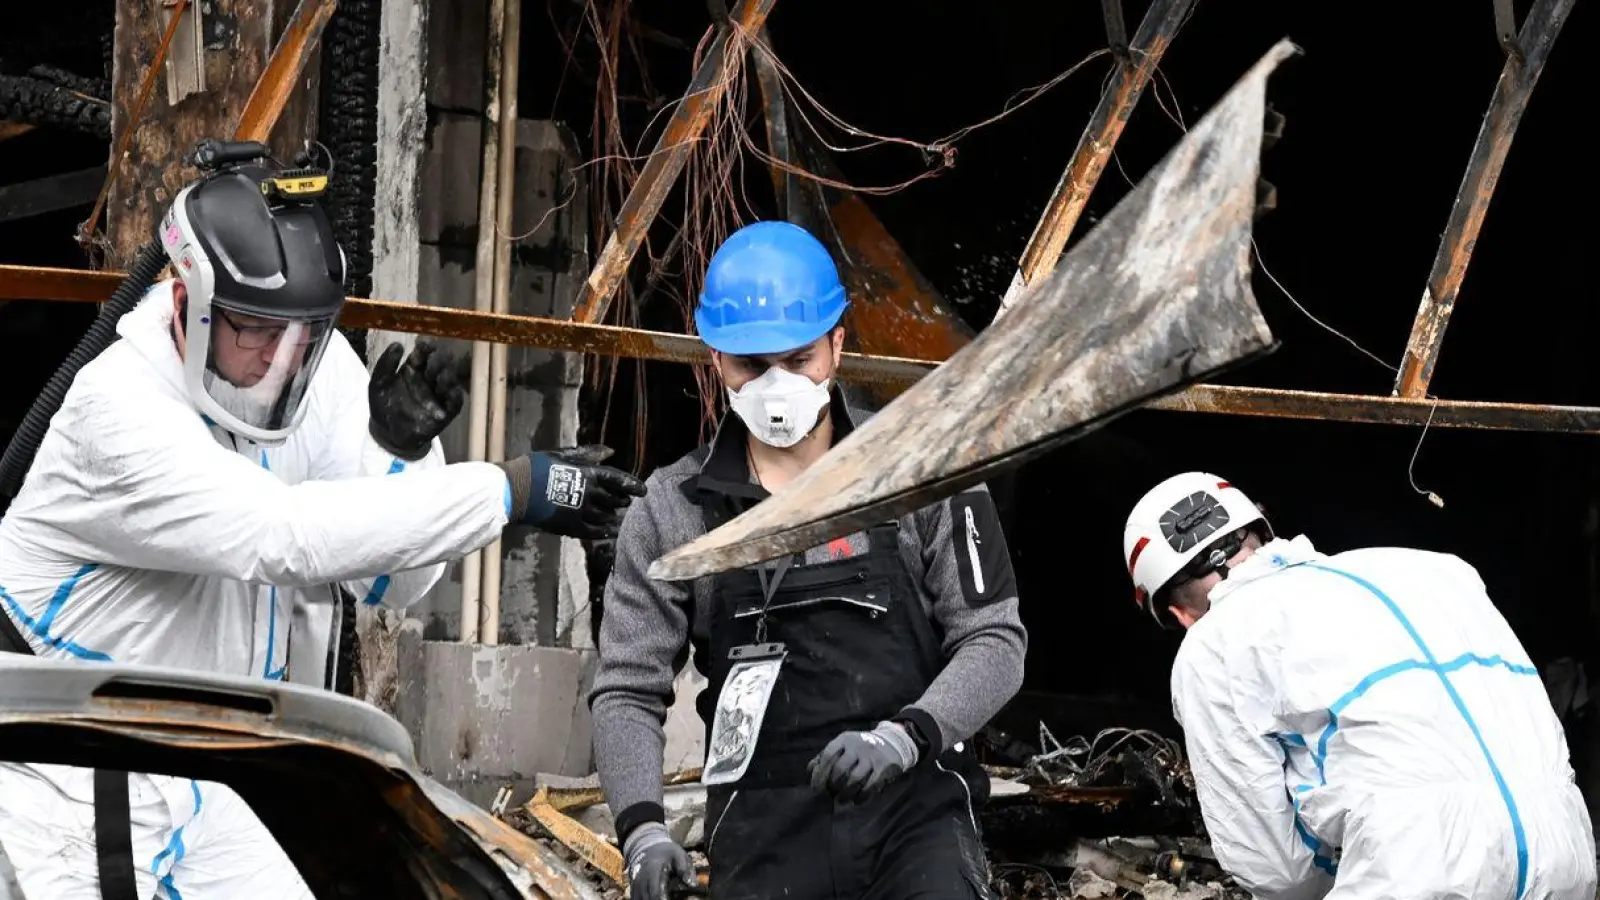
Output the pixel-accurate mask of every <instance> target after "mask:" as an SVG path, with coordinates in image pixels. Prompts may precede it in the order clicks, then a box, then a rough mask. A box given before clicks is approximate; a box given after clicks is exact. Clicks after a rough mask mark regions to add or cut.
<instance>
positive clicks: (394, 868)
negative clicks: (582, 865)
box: [0, 654, 599, 900]
mask: <svg viewBox="0 0 1600 900" xmlns="http://www.w3.org/2000/svg"><path fill="white" fill-rule="evenodd" d="M0 760H3V761H6V762H31V763H56V764H62V765H72V766H82V767H99V768H107V769H119V770H126V771H132V772H144V773H149V774H159V775H173V776H178V777H184V778H194V779H199V780H204V781H215V782H221V783H223V784H227V785H228V786H230V787H232V788H233V789H234V790H236V791H238V793H239V794H240V796H241V797H243V798H244V800H245V802H247V803H248V804H250V807H251V808H252V809H253V810H254V811H255V813H256V815H257V816H258V817H259V818H260V819H261V821H262V823H263V824H264V825H265V826H266V827H267V829H268V830H269V831H271V832H272V834H273V836H274V837H275V838H276V839H277V841H278V843H279V844H280V845H281V846H282V847H283V849H284V851H285V852H286V853H287V854H288V856H289V858H290V859H291V860H293V862H294V864H295V866H296V867H297V868H298V869H299V870H300V873H301V875H302V876H303V877H304V878H305V880H306V883H307V885H308V886H309V887H310V888H311V891H312V893H313V894H315V895H316V896H317V897H319V898H324V897H326V898H335V897H337V898H349V897H384V898H395V900H411V898H418V900H421V898H429V900H432V898H463V900H466V898H472V900H477V898H483V900H501V898H507V900H519V898H560V900H598V898H599V894H598V893H597V892H596V891H595V890H594V889H593V888H592V887H591V886H590V885H588V884H587V882H585V881H584V880H583V879H582V878H581V877H580V876H579V875H578V874H577V873H576V872H574V871H573V870H572V869H571V868H570V867H569V866H568V865H567V864H566V863H565V862H563V861H562V860H561V859H560V858H559V857H557V856H555V855H554V854H553V853H552V852H551V851H549V850H548V849H547V848H545V847H544V846H543V845H542V844H540V843H538V842H537V841H534V840H532V839H531V838H528V837H527V836H525V835H523V834H521V833H519V832H517V831H516V830H514V829H513V828H511V827H510V826H509V825H507V824H505V823H504V822H501V821H500V820H499V819H497V818H495V817H494V816H491V815H490V814H489V813H488V812H486V811H484V810H482V809H479V808H478V807H476V806H473V805H472V804H470V803H468V802H467V801H466V800H464V799H462V798H461V797H459V796H457V795H456V794H454V793H453V792H451V791H450V790H448V789H447V788H445V787H444V786H442V785H440V784H439V783H437V782H435V781H434V780H433V779H432V778H429V777H428V776H427V775H425V774H424V773H423V772H422V771H421V770H420V769H419V768H418V766H417V763H416V758H415V756H414V753H413V750H412V745H411V739H410V737H409V736H408V735H407V734H406V732H405V730H404V729H403V728H402V727H401V726H400V723H399V722H396V721H395V720H394V719H393V718H391V717H390V716H388V715H385V714H384V713H383V712H381V711H380V710H378V709H377V708H375V707H373V706H370V705H368V704H366V703H362V702H360V701H357V700H352V699H350V698H348V697H342V696H339V695H337V694H333V693H330V692H327V691H322V690H317V689H313V688H308V687H304V686H300V685H293V684H285V683H282V682H273V681H263V680H260V679H249V678H239V677H231V676H218V675H209V674H203V673H197V672H189V671H183V670H176V669H166V668H155V667H146V666H124V665H110V664H99V663H78V662H67V661H58V660H45V659H36V658H33V657H25V656H16V655H13V654H0Z"/></svg>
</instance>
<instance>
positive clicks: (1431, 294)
mask: <svg viewBox="0 0 1600 900" xmlns="http://www.w3.org/2000/svg"><path fill="white" fill-rule="evenodd" d="M1573 2H1574V0H1537V2H1535V3H1534V5H1533V9H1532V10H1530V11H1529V12H1528V18H1527V21H1525V22H1524V23H1523V25H1522V32H1521V34H1520V35H1519V36H1518V38H1517V41H1516V43H1515V45H1514V47H1513V48H1508V49H1514V50H1516V51H1518V52H1508V54H1507V58H1506V64H1505V68H1503V69H1502V70H1501V71H1500V81H1499V82H1498V83H1496V84H1495V88H1494V97H1493V98H1492V99H1490V101H1489V111H1488V112H1487V113H1485V114H1484V116H1483V125H1482V126H1481V127H1480V128H1479V129H1478V140H1477V142H1476V143H1475V144H1473V146H1472V157H1471V159H1470V160H1468V162H1467V172H1466V175H1465V176H1463V177H1462V179H1461V188H1460V190H1458V191H1457V192H1456V200H1455V205H1454V206H1452V207H1451V208H1450V221H1449V223H1448V224H1447V225H1446V226H1445V230H1444V238H1443V239H1442V240H1441V241H1440V242H1439V252H1438V253H1437V254H1436V255H1435V256H1434V258H1433V269H1432V271H1430V272H1429V273H1428V284H1427V287H1426V288H1425V289H1424V290H1423V292H1422V305H1421V307H1419V308H1418V309H1417V318H1416V321H1415V322H1414V323H1412V326H1411V338H1410V340H1408V341H1407V342H1406V354H1405V358H1404V359H1402V360H1401V362H1400V374H1399V376H1398V377H1396V379H1395V383H1394V391H1395V393H1396V394H1397V395H1399V396H1402V397H1412V398H1416V397H1423V396H1426V395H1427V393H1428V383H1429V382H1430V381H1432V380H1433V370H1434V367H1435V366H1436V365H1437V364H1438V362H1439V347H1440V345H1441V344H1442V343H1443V341H1444V329H1445V326H1446V325H1448V324H1450V313H1451V312H1452V311H1454V309H1455V305H1456V295H1457V294H1458V293H1459V292H1460V290H1461V282H1462V280H1463V279H1464V278H1466V275H1467V264H1468V263H1470V262H1471V261H1472V250H1473V248H1474V246H1475V245H1476V244H1477V241H1478V231H1479V230H1480V229H1481V228H1482V227H1483V217H1484V215H1485V214H1486V213H1488V211H1489V201H1490V200H1492V199H1493V198H1494V189H1495V187H1496V186H1497V185H1498V184H1499V182H1500V170H1501V169H1502V168H1504V166H1505V163H1506V154H1508V153H1510V152H1511V139H1512V138H1513V137H1514V136H1515V135H1516V133H1517V126H1518V125H1520V124H1521V123H1522V114H1523V113H1524V112H1525V111H1526V110H1527V108H1528V98H1529V97H1530V96H1532V94H1533V88H1534V86H1535V85H1536V84H1537V83H1538V81H1539V73H1540V72H1542V71H1543V70H1544V63H1545V60H1546V59H1548V58H1549V57H1550V48H1551V47H1552V46H1553V45H1554V44H1555V42H1556V36H1557V35H1559V34H1560V33H1561V26H1562V25H1563V24H1565V23H1566V21H1567V14H1568V13H1570V12H1572V5H1573ZM1507 6H1509V4H1507Z"/></svg>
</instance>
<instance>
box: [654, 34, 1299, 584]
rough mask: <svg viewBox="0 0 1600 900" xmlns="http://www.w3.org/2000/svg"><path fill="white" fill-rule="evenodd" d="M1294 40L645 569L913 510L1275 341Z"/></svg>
mask: <svg viewBox="0 0 1600 900" xmlns="http://www.w3.org/2000/svg"><path fill="white" fill-rule="evenodd" d="M1295 52H1296V50H1295V47H1294V45H1293V44H1290V43H1289V42H1287V41H1282V42H1279V43H1278V44H1277V45H1276V46H1274V47H1273V48H1272V50H1270V51H1269V52H1268V53H1267V55H1266V56H1265V57H1263V58H1262V60H1261V61H1260V62H1258V63H1257V64H1256V65H1255V66H1254V67H1253V68H1252V69H1251V70H1250V71H1249V72H1248V73H1247V74H1246V75H1245V77H1244V78H1243V79H1242V80H1241V81H1240V82H1239V83H1238V84H1236V85H1235V86H1234V87H1233V89H1232V90H1231V91H1229V92H1228V94H1227V96H1225V97H1224V98H1223V99H1222V101H1221V102H1220V103H1218V104H1217V105H1216V107H1214V108H1213V109H1212V110H1211V111H1210V112H1208V113H1207V114H1206V116H1205V117H1204V118H1202V119H1201V120H1200V122H1199V123H1198V124H1197V125H1196V126H1195V127H1194V129H1193V130H1191V131H1190V132H1189V133H1188V134H1187V135H1186V136H1185V137H1184V138H1183V140H1182V141H1180V142H1179V143H1178V145H1177V146H1176V147H1175V148H1173V150H1172V151H1171V152H1170V153H1169V154H1168V155H1167V157H1166V158H1165V159H1164V160H1162V162H1161V164H1160V165H1159V166H1157V167H1156V169H1155V170H1154V171H1152V172H1151V173H1150V174H1149V175H1147V176H1146V177H1145V179H1144V180H1143V181H1142V182H1140V184H1139V186H1138V187H1137V188H1135V189H1134V190H1133V191H1132V192H1131V193H1130V194H1129V195H1128V196H1127V197H1126V198H1124V199H1123V201H1122V202H1121V203H1119V204H1118V205H1117V207H1116V208H1115V209H1114V210H1112V211H1111V214H1110V215H1108V216H1107V217H1106V218H1105V219H1104V220H1103V221H1101V222H1100V223H1099V224H1098V225H1097V226H1096V227H1095V229H1094V230H1093V231H1091V232H1089V234H1088V235H1087V236H1086V237H1085V238H1084V240H1083V241H1081V242H1080V243H1079V244H1078V246H1077V247H1076V248H1074V249H1073V251H1072V252H1071V253H1070V254H1068V255H1067V257H1066V258H1065V259H1064V260H1062V263H1061V265H1060V266H1058V267H1057V268H1056V270H1055V271H1054V272H1052V273H1051V274H1050V276H1049V277H1048V278H1046V279H1045V280H1043V281H1041V282H1039V283H1038V284H1037V285H1035V286H1034V288H1032V289H1031V290H1029V292H1028V293H1027V295H1026V296H1025V297H1024V298H1023V301H1022V302H1020V303H1018V304H1017V305H1016V307H1014V308H1013V309H1012V311H1011V312H1010V313H1008V314H1007V315H1006V316H1005V317H1004V318H1002V319H1000V320H999V321H997V322H995V323H994V324H992V325H990V326H989V327H988V328H987V329H985V330H984V332H983V333H982V334H980V335H979V336H978V338H977V340H975V341H973V342H972V343H971V344H969V345H967V347H966V348H964V349H963V350H961V352H959V353H957V354H955V355H954V356H952V357H951V358H950V359H949V360H947V361H946V362H945V363H944V364H943V365H942V366H940V367H939V368H938V369H936V370H935V371H934V372H933V373H932V374H930V375H928V376H927V377H926V378H924V379H923V380H922V381H920V382H918V383H917V384H916V385H915V386H914V387H912V388H911V389H910V390H908V391H907V392H906V393H904V394H902V395H900V397H899V398H897V399H896V400H895V401H894V402H893V403H891V404H890V405H889V406H888V407H886V408H885V409H884V410H883V411H881V412H879V413H878V414H877V415H876V416H874V417H872V418H871V419H869V420H867V422H866V423H865V424H863V425H861V426H860V427H859V428H857V429H856V430H855V431H854V432H851V434H850V435H849V436H848V437H846V438H845V439H844V440H843V441H841V442H840V443H839V444H838V445H836V446H835V447H833V448H832V449H831V450H829V451H828V453H827V454H826V455H824V456H823V457H822V459H820V460H819V461H818V462H817V463H816V464H814V465H813V466H811V467H810V468H809V469H807V470H806V471H805V472H804V473H802V474H801V475H800V476H799V477H797V478H796V479H795V480H794V481H792V482H790V483H789V485H787V486H786V487H784V488H783V489H782V490H780V491H778V492H777V493H775V494H774V495H773V496H772V497H770V498H769V499H767V500H765V501H763V502H762V503H760V504H758V505H757V506H755V507H754V508H752V509H751V510H749V511H748V512H746V513H744V514H743V515H740V516H739V517H737V518H735V519H734V520H733V521H731V522H728V523H727V524H726V525H723V526H722V527H720V528H717V529H715V530H714V531H712V532H710V533H709V534H706V535H704V536H702V537H700V538H699V539H697V540H694V541H692V542H690V543H688V544H686V545H684V546H682V547H679V548H678V549H676V550H673V551H672V552H670V553H668V554H666V555H665V556H663V557H661V558H660V559H658V560H656V561H655V562H654V563H653V564H652V565H651V566H650V577H651V578H656V579H662V580H668V581H682V580H686V579H691V578H696V577H699V576H703V575H710V574H713V573H716V572H723V571H728V570H731V569H735V568H739V567H743V566H748V565H752V564H755V563H759V562H763V561H766V560H769V559H774V558H777V557H779V556H783V555H786V554H789V553H794V552H798V551H802V550H804V549H805V548H807V547H812V546H815V545H817V544H820V543H824V542H826V541H827V540H829V539H830V538H834V537H838V536H840V535H844V534H849V533H851V532H853V531H857V530H859V529H861V528H864V527H866V526H869V525H871V524H873V523H875V522H881V521H884V520H886V519H890V518H894V517H896V516H900V515H903V514H905V513H909V512H911V511H913V510H915V509H917V508H919V507H922V506H925V505H927V504H928V503H931V502H934V501H936V500H939V499H940V498H942V497H946V496H949V495H951V494H954V493H956V492H957V491H959V490H961V489H963V488H965V487H968V486H970V485H973V484H976V483H978V482H980V481H983V480H984V479H986V478H990V477H993V476H994V475H997V474H999V473H1001V472H1003V471H1005V470H1007V469H1012V468H1015V467H1016V466H1018V465H1020V464H1022V463H1024V462H1026V461H1028V460H1030V459H1033V458H1036V457H1038V456H1040V455H1041V454H1043V453H1046V452H1048V451H1049V450H1051V449H1053V448H1055V447H1057V446H1059V445H1061V444H1063V443H1066V442H1067V441H1070V440H1073V439H1075V438H1077V437H1079V436H1081V435H1083V434H1085V433H1087V432H1089V431H1092V430H1093V429H1095V428H1097V427H1099V426H1101V425H1104V424H1105V423H1106V422H1108V421H1111V420H1112V419H1114V418H1116V417H1117V416H1119V415H1120V414H1122V413H1124V412H1126V411H1128V410H1130V409H1134V408H1136V407H1138V406H1141V405H1143V404H1144V403H1146V402H1148V401H1149V400H1150V399H1152V398H1153V397H1157V396H1160V395H1162V394H1166V393H1171V392H1173V391H1176V390H1178V389H1179V388H1181V387H1183V386H1185V385H1186V384H1189V383H1193V382H1195V381H1198V380H1200V379H1202V378H1204V377H1206V376H1207V375H1209V374H1212V373H1215V372H1218V371H1220V370H1222V369H1226V368H1231V367H1233V366H1235V365H1238V364H1239V363H1240V362H1242V361H1244V360H1246V359H1250V358H1252V357H1255V356H1258V355H1260V354H1262V353H1264V352H1266V351H1267V350H1269V349H1270V347H1271V345H1272V333H1271V331H1270V330H1269V329H1268V328H1267V323H1266V320H1265V319H1264V318H1263V317H1262V315H1261V311H1260V309H1258V308H1257V306H1256V301H1255V297H1254V296H1253V294H1252V293H1251V290H1250V265H1249V260H1250V239H1251V237H1250V226H1251V222H1252V220H1253V219H1254V216H1255V207H1256V179H1257V174H1258V172H1259V169H1260V154H1261V136H1262V123H1263V121H1264V118H1265V112H1266V82H1267V76H1268V74H1269V73H1271V72H1272V70H1273V69H1274V68H1275V67H1276V66H1277V65H1278V63H1279V62H1281V61H1282V60H1283V59H1284V58H1286V57H1288V56H1289V55H1291V54H1293V53H1295ZM891 447H892V448H896V449H895V450H894V451H891V452H885V449H886V448H891Z"/></svg>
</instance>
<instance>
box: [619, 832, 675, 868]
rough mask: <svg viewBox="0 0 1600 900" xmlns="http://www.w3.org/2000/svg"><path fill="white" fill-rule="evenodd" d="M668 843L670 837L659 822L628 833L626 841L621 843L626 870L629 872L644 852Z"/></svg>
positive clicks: (670, 840)
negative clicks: (626, 863) (625, 858)
mask: <svg viewBox="0 0 1600 900" xmlns="http://www.w3.org/2000/svg"><path fill="white" fill-rule="evenodd" d="M670 843H672V835H671V834H668V833H667V826H665V825H663V824H661V823H660V822H646V823H644V824H643V825H640V826H639V827H637V828H635V829H634V830H633V831H632V832H630V833H629V834H628V839H627V840H625V841H623V842H622V855H623V856H625V857H627V860H628V869H629V870H630V871H631V870H632V869H633V867H634V866H635V865H637V864H638V863H639V860H640V858H641V857H643V856H644V852H645V851H646V850H649V849H650V848H651V847H654V846H656V845H657V844H670Z"/></svg>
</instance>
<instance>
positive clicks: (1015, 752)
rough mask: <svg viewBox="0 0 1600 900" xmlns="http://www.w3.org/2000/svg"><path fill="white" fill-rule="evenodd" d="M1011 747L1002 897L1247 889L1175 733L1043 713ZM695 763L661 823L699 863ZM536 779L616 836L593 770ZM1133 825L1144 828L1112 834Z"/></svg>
mask: <svg viewBox="0 0 1600 900" xmlns="http://www.w3.org/2000/svg"><path fill="white" fill-rule="evenodd" d="M1007 749H1008V750H1009V753H1002V754H999V756H1000V757H1001V758H1009V761H1011V762H1013V763H1016V764H1015V765H1010V766H1003V765H988V766H985V769H986V770H987V771H988V772H989V774H990V782H991V792H990V799H989V802H988V803H987V804H985V806H984V807H983V809H982V810H981V811H980V821H981V824H982V827H983V830H984V839H985V844H986V847H987V849H988V852H989V859H990V874H991V884H992V885H993V887H994V895H995V897H996V898H998V900H1076V898H1086V900H1093V898H1106V900H1125V898H1142V900H1248V897H1249V895H1248V894H1247V893H1245V892H1243V891H1241V890H1239V889H1238V888H1237V887H1235V886H1233V882H1232V880H1231V879H1229V878H1227V877H1226V875H1225V874H1224V873H1223V872H1222V871H1221V869H1220V868H1219V867H1218V866H1217V864H1216V860H1215V859H1214V858H1213V857H1212V855H1211V851H1210V847H1209V845H1208V844H1207V843H1206V841H1205V839H1204V837H1203V830H1202V829H1201V827H1200V819H1199V813H1198V803H1197V801H1196V800H1195V795H1194V779H1193V776H1192V775H1191V774H1190V772H1189V767H1188V764H1187V762H1186V760H1185V759H1184V755H1183V749H1182V746H1181V745H1180V744H1179V743H1177V742H1176V741H1173V740H1171V739H1170V738H1166V737H1164V736H1162V735H1160V734H1157V733H1155V732H1152V731H1143V730H1138V729H1126V728H1114V729H1107V730H1105V731H1101V732H1100V733H1099V734H1097V735H1095V737H1094V738H1093V739H1088V738H1084V737H1073V738H1071V739H1069V740H1067V741H1064V742H1063V741H1058V740H1057V739H1056V738H1055V736H1054V735H1053V734H1051V733H1050V729H1049V728H1048V727H1047V726H1045V725H1044V724H1043V723H1040V725H1039V740H1038V743H1037V744H1036V745H1030V744H1028V743H1026V742H1016V741H1012V742H1011V743H1010V745H1009V746H1008V748H1007ZM698 775H699V773H698V771H696V770H690V771H688V772H683V773H678V774H675V775H668V776H666V777H665V778H664V779H663V799H664V803H663V806H664V807H665V810H666V818H667V823H666V824H667V829H668V831H669V832H670V833H671V834H672V836H673V838H674V839H675V840H677V841H678V842H679V843H681V844H682V845H683V846H684V847H686V848H688V849H689V851H690V855H691V857H692V858H693V859H694V861H695V864H696V867H697V869H698V870H699V871H700V872H702V873H705V872H706V871H707V869H708V864H707V861H706V858H705V856H704V855H703V853H702V852H701V851H702V850H703V849H704V843H705V833H706V821H705V809H706V794H705V788H704V787H703V786H702V785H701V784H700V783H699V782H698V780H697V779H698ZM536 788H537V789H538V790H540V791H541V792H542V795H543V796H544V797H545V798H547V801H548V802H549V803H550V804H551V806H553V807H554V808H555V809H557V810H559V811H560V813H561V815H564V816H567V817H569V818H570V819H572V820H573V821H574V822H576V823H577V824H579V825H581V826H582V827H583V828H584V829H586V830H588V831H589V832H592V833H593V834H594V835H595V836H596V837H598V838H599V839H600V840H601V841H603V842H604V843H605V844H607V845H609V846H610V847H615V846H616V834H615V826H614V822H613V819H612V815H611V811H610V809H609V808H608V807H607V806H606V804H605V802H604V799H605V798H604V795H603V793H602V792H601V791H600V788H599V781H598V779H597V778H596V777H595V776H592V775H591V776H589V777H587V778H568V777H562V776H554V775H541V776H539V778H538V779H537V783H536ZM502 818H504V819H505V820H506V821H507V822H509V823H510V824H512V825H513V826H515V827H516V828H518V829H519V830H521V831H522V832H524V833H525V834H528V835H530V836H532V837H534V838H536V839H538V840H540V841H541V842H544V843H546V844H547V845H549V846H551V847H553V848H554V849H555V850H556V852H557V853H559V854H560V855H561V857H562V858H563V859H566V860H568V861H569V862H571V863H572V865H573V866H574V867H575V868H576V869H578V870H579V871H581V872H583V873H584V876H585V878H587V879H588V880H590V881H591V882H592V884H593V885H594V886H595V887H596V888H597V889H598V890H600V891H601V893H602V894H603V895H604V896H605V897H606V898H607V900H613V898H615V900H620V898H622V897H624V896H625V894H624V892H623V890H622V888H621V887H620V886H619V885H618V884H617V883H616V882H615V881H614V880H613V879H612V877H611V876H609V875H607V874H606V873H605V872H604V871H602V869H600V868H597V867H595V866H594V865H591V864H590V863H589V862H586V861H585V860H584V859H583V858H582V856H581V855H580V854H579V853H578V852H577V851H576V850H575V849H574V848H572V847H568V846H566V845H564V844H563V842H562V841H561V840H559V839H558V838H557V837H555V836H554V835H553V834H552V833H551V832H550V831H549V830H548V829H546V828H545V827H544V826H543V825H541V824H540V823H539V821H537V820H536V819H535V818H534V817H533V816H532V815H531V814H530V813H529V811H528V809H527V808H526V807H524V806H518V807H515V808H510V809H508V810H507V811H505V812H503V813H502ZM547 821H548V819H547ZM561 824H562V823H561V822H560V821H557V822H556V825H557V826H558V827H559V826H560V825H561ZM1138 826H1144V827H1143V828H1140V827H1138ZM1129 827H1132V828H1133V830H1119V829H1126V828H1129ZM1138 834H1146V835H1149V836H1146V837H1121V836H1118V835H1138ZM576 843H580V844H581V843H583V841H582V840H579V841H577V842H576ZM602 849H603V848H602ZM589 852H591V853H593V852H594V850H593V848H591V850H590V851H589ZM604 853H607V854H609V853H610V851H609V850H605V851H604Z"/></svg>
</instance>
